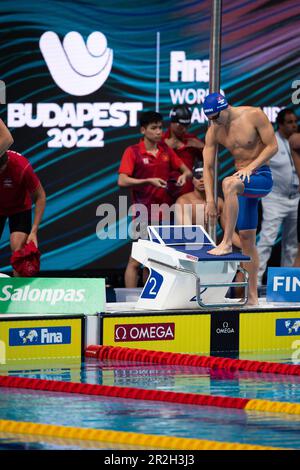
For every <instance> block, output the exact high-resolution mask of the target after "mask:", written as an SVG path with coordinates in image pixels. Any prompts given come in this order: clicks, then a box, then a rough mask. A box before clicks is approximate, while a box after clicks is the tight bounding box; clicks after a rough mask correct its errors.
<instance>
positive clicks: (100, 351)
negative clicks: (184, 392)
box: [85, 345, 300, 376]
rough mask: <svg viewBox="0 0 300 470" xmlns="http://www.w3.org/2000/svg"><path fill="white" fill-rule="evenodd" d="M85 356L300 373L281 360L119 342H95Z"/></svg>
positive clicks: (213, 367) (253, 370) (299, 368)
mask: <svg viewBox="0 0 300 470" xmlns="http://www.w3.org/2000/svg"><path fill="white" fill-rule="evenodd" d="M85 356H86V357H93V358H96V359H99V360H100V361H103V360H107V359H110V360H117V361H133V362H144V363H151V364H166V365H181V366H191V367H207V368H209V369H226V370H230V371H234V370H244V371H248V372H264V373H270V374H284V375H297V376H300V366H298V365H295V364H280V363H278V362H265V361H250V360H247V359H231V358H229V357H214V356H199V355H197V354H182V353H172V352H163V351H149V350H147V349H134V348H121V347H116V346H99V345H91V346H88V347H87V348H86V350H85Z"/></svg>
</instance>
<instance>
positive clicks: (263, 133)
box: [247, 108, 278, 171]
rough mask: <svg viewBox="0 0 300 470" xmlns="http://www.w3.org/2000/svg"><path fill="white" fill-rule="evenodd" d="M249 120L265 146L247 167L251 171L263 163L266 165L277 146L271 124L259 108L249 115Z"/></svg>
mask: <svg viewBox="0 0 300 470" xmlns="http://www.w3.org/2000/svg"><path fill="white" fill-rule="evenodd" d="M250 119H251V120H252V122H253V125H254V127H255V128H256V130H257V132H258V134H259V136H260V138H261V141H262V143H263V144H264V145H265V148H264V149H263V151H262V152H260V154H259V155H258V157H256V159H255V160H253V162H251V163H250V164H249V165H248V166H247V168H248V169H249V170H251V171H253V170H256V169H257V168H259V167H261V166H262V165H264V164H265V163H268V161H269V160H270V159H271V158H272V157H273V156H274V155H275V153H276V152H277V151H278V145H277V141H276V137H275V133H274V129H273V127H272V124H271V123H270V121H269V119H268V118H267V116H266V115H265V113H264V112H263V111H262V110H261V109H260V108H257V109H255V110H253V112H252V113H251V115H250Z"/></svg>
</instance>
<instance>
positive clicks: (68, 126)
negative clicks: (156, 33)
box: [7, 31, 143, 148]
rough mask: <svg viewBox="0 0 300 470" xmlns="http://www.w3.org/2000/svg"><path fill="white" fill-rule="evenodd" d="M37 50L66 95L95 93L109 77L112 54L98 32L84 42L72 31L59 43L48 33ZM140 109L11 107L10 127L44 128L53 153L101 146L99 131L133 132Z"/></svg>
mask: <svg viewBox="0 0 300 470" xmlns="http://www.w3.org/2000/svg"><path fill="white" fill-rule="evenodd" d="M39 47H40V52H41V55H42V57H43V59H44V61H45V64H46V65H47V68H48V70H49V73H50V75H51V78H52V80H53V82H54V83H55V85H56V86H57V87H59V88H60V89H61V90H63V91H64V92H65V93H67V94H68V95H72V96H73V97H82V96H87V95H90V94H91V93H95V92H97V91H98V90H99V89H100V88H101V87H102V86H103V85H104V83H105V82H106V81H107V79H108V78H109V75H110V73H111V70H112V66H113V58H114V52H113V50H112V49H111V48H109V47H108V45H107V39H106V37H105V35H104V34H103V33H101V32H100V31H93V32H92V33H91V34H90V35H89V36H88V37H87V39H86V41H85V39H84V38H83V36H82V35H81V34H80V33H78V32H76V31H70V32H69V33H68V34H66V36H65V37H64V38H63V40H62V41H61V40H60V38H59V36H58V35H57V34H56V33H55V32H53V31H46V32H45V33H43V34H42V36H41V37H40V40H39ZM74 99H76V98H74ZM142 109H143V103H142V102H132V101H128V102H120V101H116V102H113V103H109V102H107V101H105V102H93V103H91V102H80V101H79V102H66V103H62V104H61V103H45V102H43V103H37V104H33V103H9V104H8V107H7V110H8V126H9V127H12V128H15V127H23V126H28V127H31V128H37V127H42V128H48V129H49V130H48V131H47V135H48V137H50V140H49V141H48V144H47V145H48V147H52V148H61V147H65V148H72V147H103V146H104V131H103V128H105V127H110V128H111V127H116V128H119V127H124V126H129V127H136V126H137V122H138V112H139V111H142ZM87 126H89V127H87ZM90 126H91V127H90Z"/></svg>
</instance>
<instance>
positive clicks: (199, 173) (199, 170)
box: [192, 162, 203, 180]
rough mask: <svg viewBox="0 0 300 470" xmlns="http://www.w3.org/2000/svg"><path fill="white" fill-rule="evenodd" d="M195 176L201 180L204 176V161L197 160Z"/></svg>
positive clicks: (194, 168)
mask: <svg viewBox="0 0 300 470" xmlns="http://www.w3.org/2000/svg"><path fill="white" fill-rule="evenodd" d="M192 172H193V177H194V178H196V179H197V180H200V179H201V178H202V177H203V162H196V163H195V165H194V166H193V170H192Z"/></svg>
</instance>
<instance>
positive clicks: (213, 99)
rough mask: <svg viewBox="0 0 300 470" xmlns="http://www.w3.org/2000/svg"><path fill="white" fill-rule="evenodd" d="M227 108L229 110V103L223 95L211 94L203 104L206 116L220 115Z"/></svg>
mask: <svg viewBox="0 0 300 470" xmlns="http://www.w3.org/2000/svg"><path fill="white" fill-rule="evenodd" d="M226 108H228V101H227V100H226V98H225V96H223V95H221V93H210V94H209V95H207V97H206V98H205V100H204V103H203V110H204V113H205V114H206V116H210V115H211V114H216V113H219V112H220V111H222V110H223V109H226Z"/></svg>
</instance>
